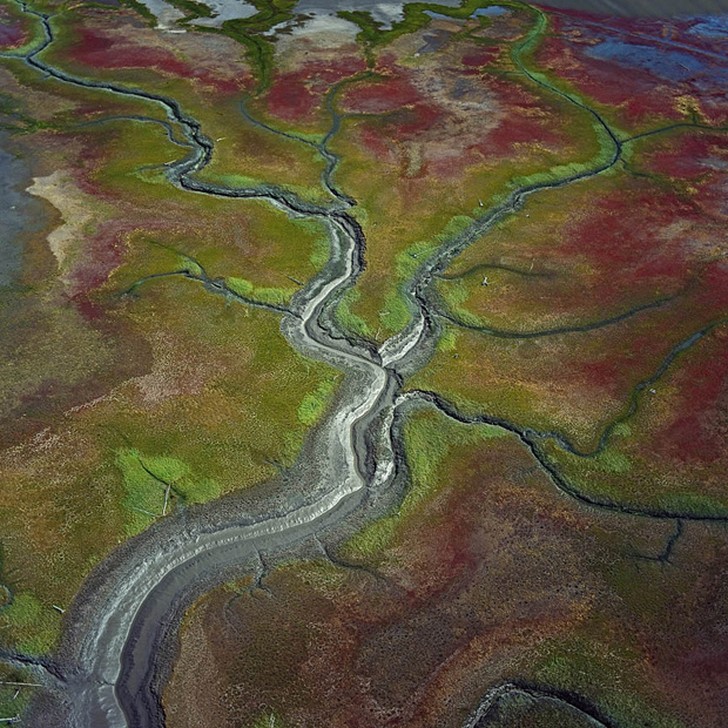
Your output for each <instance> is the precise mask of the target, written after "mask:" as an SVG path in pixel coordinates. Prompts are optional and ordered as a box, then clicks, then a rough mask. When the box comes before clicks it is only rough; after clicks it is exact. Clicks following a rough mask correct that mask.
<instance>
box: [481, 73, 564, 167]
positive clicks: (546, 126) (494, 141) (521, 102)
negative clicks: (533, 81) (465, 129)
mask: <svg viewBox="0 0 728 728" xmlns="http://www.w3.org/2000/svg"><path fill="white" fill-rule="evenodd" d="M488 88H489V89H490V90H491V91H492V92H493V94H494V95H495V97H496V99H497V100H498V103H499V104H500V105H501V106H502V107H503V108H504V109H507V113H506V114H505V116H503V118H502V121H501V123H500V124H499V125H498V126H497V127H496V128H495V129H492V130H491V131H490V132H488V134H487V135H486V136H485V138H484V139H483V141H482V143H480V144H478V145H476V148H477V149H478V150H480V151H481V152H482V153H483V154H484V155H485V156H486V158H491V157H493V156H506V155H509V154H511V153H512V151H513V147H514V145H516V144H541V145H546V146H552V147H557V148H558V147H560V146H562V145H563V143H564V141H565V140H564V137H563V135H561V134H559V132H558V131H557V130H558V128H559V123H558V121H557V119H556V118H555V117H554V116H553V115H551V114H549V113H548V111H547V109H546V108H545V107H544V104H543V102H542V101H541V100H540V99H539V98H538V97H536V96H534V95H532V94H530V93H529V92H528V91H527V90H526V89H524V88H523V87H521V86H520V85H518V84H514V83H510V82H507V81H503V80H501V79H499V78H495V77H492V78H491V77H489V78H488Z"/></svg>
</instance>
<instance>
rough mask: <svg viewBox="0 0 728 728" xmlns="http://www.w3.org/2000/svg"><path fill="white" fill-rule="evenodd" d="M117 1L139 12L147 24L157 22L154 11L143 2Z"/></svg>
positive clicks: (134, 0) (131, 0)
mask: <svg viewBox="0 0 728 728" xmlns="http://www.w3.org/2000/svg"><path fill="white" fill-rule="evenodd" d="M119 2H120V3H121V4H122V5H126V7H128V8H131V9H132V10H135V11H136V12H137V13H139V15H141V16H142V17H143V18H144V19H145V20H146V21H147V22H148V23H149V25H156V24H157V18H156V16H155V15H154V13H153V12H152V11H151V10H150V9H149V8H148V7H147V6H146V5H145V4H144V3H141V2H139V0H119Z"/></svg>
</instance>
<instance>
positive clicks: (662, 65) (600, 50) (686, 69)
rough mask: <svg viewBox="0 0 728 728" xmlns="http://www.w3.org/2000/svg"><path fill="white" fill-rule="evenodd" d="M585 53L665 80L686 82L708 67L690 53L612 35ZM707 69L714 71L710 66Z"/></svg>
mask: <svg viewBox="0 0 728 728" xmlns="http://www.w3.org/2000/svg"><path fill="white" fill-rule="evenodd" d="M586 53H587V55H589V56H591V57H592V58H597V59H598V60H600V61H614V62H615V63H619V64H621V65H624V66H629V67H631V68H641V69H643V70H645V71H649V72H650V73H651V74H653V75H654V76H658V77H659V78H664V79H667V80H669V81H687V80H689V79H691V78H694V77H695V76H698V75H700V74H702V73H703V72H705V71H708V70H709V69H708V68H706V66H705V63H704V62H703V61H701V60H700V59H698V58H696V57H695V56H693V55H691V54H690V53H684V52H682V51H673V50H667V49H666V48H661V47H659V46H649V45H638V44H636V43H625V42H624V41H620V40H615V39H613V38H609V39H607V40H603V41H602V42H601V43H597V44H596V45H594V46H591V47H590V48H589V49H588V50H587V51H586ZM710 70H711V71H713V72H714V69H710Z"/></svg>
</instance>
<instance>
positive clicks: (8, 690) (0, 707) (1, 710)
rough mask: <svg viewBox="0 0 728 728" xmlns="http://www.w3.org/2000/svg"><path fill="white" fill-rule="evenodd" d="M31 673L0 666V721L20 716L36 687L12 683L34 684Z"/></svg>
mask: <svg viewBox="0 0 728 728" xmlns="http://www.w3.org/2000/svg"><path fill="white" fill-rule="evenodd" d="M35 682H36V681H35V679H34V678H33V675H32V673H30V672H27V671H24V670H18V669H17V668H13V667H10V666H8V665H0V720H2V719H6V720H5V723H7V719H8V718H14V717H15V716H20V715H21V714H22V713H23V711H24V710H25V708H26V707H27V706H28V703H29V702H30V699H31V697H32V696H33V692H34V691H35V690H37V689H38V688H37V687H34V686H29V685H16V684H14V683H35Z"/></svg>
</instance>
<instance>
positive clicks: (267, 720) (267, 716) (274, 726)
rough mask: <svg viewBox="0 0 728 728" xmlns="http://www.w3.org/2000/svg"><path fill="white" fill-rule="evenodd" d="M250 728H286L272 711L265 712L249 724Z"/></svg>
mask: <svg viewBox="0 0 728 728" xmlns="http://www.w3.org/2000/svg"><path fill="white" fill-rule="evenodd" d="M250 728H286V724H285V723H284V722H283V720H282V719H281V718H279V717H278V716H277V715H276V713H275V712H274V711H272V710H265V711H263V712H262V713H261V714H260V716H259V717H258V718H257V719H256V720H255V721H254V722H253V723H250Z"/></svg>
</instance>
